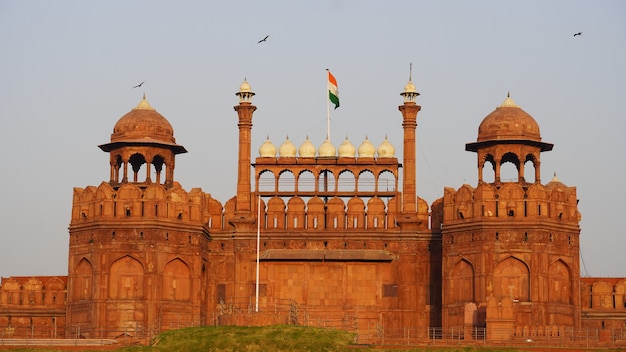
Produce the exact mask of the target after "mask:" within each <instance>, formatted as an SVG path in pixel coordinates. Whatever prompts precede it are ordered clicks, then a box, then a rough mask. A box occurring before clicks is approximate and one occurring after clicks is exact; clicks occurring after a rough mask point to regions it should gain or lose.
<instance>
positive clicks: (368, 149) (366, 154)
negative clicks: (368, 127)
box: [359, 136, 376, 158]
mask: <svg viewBox="0 0 626 352" xmlns="http://www.w3.org/2000/svg"><path fill="white" fill-rule="evenodd" d="M375 153H376V148H374V145H373V144H372V142H370V140H369V139H368V138H367V136H365V140H364V141H363V143H361V145H360V146H359V158H373V157H374V154H375Z"/></svg>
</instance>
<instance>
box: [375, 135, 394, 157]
mask: <svg viewBox="0 0 626 352" xmlns="http://www.w3.org/2000/svg"><path fill="white" fill-rule="evenodd" d="M395 155H396V148H394V146H393V145H392V144H391V143H389V140H388V139H387V136H385V140H384V141H383V142H382V143H380V145H379V146H378V157H379V158H393V157H394V156H395Z"/></svg>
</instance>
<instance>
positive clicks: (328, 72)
mask: <svg viewBox="0 0 626 352" xmlns="http://www.w3.org/2000/svg"><path fill="white" fill-rule="evenodd" d="M329 80H330V71H329V70H328V69H326V138H328V140H329V141H330V96H329V94H330V93H329V92H330V91H329V90H328V82H329Z"/></svg>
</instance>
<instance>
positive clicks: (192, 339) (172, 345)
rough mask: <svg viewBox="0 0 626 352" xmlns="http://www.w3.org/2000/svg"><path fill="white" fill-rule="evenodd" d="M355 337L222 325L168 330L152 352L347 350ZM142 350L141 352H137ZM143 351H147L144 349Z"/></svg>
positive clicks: (318, 331) (275, 327) (285, 328)
mask: <svg viewBox="0 0 626 352" xmlns="http://www.w3.org/2000/svg"><path fill="white" fill-rule="evenodd" d="M353 341H354V334H352V333H348V332H346V331H342V330H332V329H320V328H310V327H303V326H290V325H273V326H248V327H241V326H220V327H199V328H186V329H180V330H173V331H167V332H164V333H162V334H161V335H159V336H158V337H157V338H156V339H155V342H154V344H153V345H152V347H151V348H150V349H149V350H150V351H186V352H195V351H198V352H199V351H202V352H207V351H220V352H230V351H232V352H236V351H246V352H256V351H276V352H280V351H316V352H317V351H344V350H345V349H346V346H348V345H349V344H350V343H352V342H353ZM136 350H140V349H136ZM141 350H143V349H141Z"/></svg>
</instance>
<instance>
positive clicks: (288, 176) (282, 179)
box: [278, 170, 296, 193]
mask: <svg viewBox="0 0 626 352" xmlns="http://www.w3.org/2000/svg"><path fill="white" fill-rule="evenodd" d="M278 191H279V192H290V193H291V192H295V191H296V176H295V175H294V174H293V172H292V171H291V170H282V171H281V172H280V173H279V174H278Z"/></svg>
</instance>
